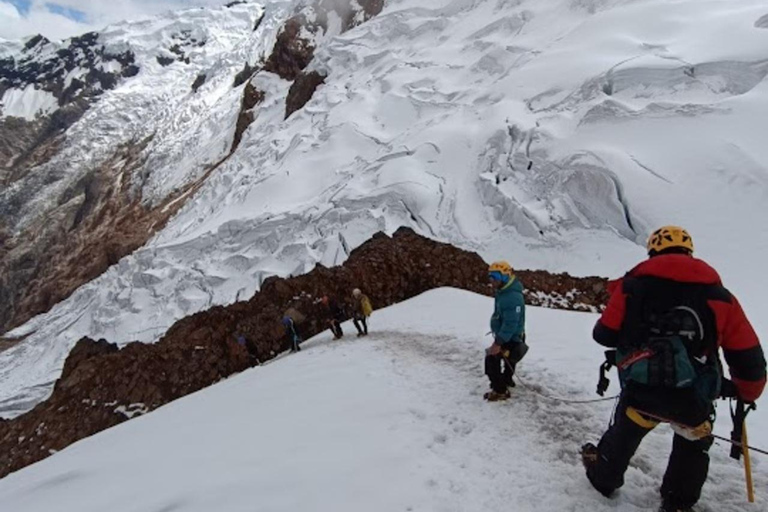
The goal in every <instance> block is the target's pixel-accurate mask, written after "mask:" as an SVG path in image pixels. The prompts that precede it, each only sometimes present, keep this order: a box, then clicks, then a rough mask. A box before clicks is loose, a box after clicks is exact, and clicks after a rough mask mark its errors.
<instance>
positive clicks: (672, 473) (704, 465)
mask: <svg viewBox="0 0 768 512" xmlns="http://www.w3.org/2000/svg"><path fill="white" fill-rule="evenodd" d="M712 441H713V438H711V437H705V438H704V439H699V440H697V441H689V440H688V439H685V438H684V437H682V436H680V435H677V434H675V439H674V441H673V442H672V454H671V455H670V456H669V464H668V465H667V472H666V473H665V474H664V481H663V483H662V484H661V498H662V500H663V501H664V504H665V505H666V506H668V507H670V508H672V507H675V508H683V509H684V508H689V507H692V506H693V505H695V504H696V502H697V501H699V498H700V497H701V488H702V487H703V486H704V482H705V481H706V480H707V473H708V472H709V448H710V447H711V446H712Z"/></svg>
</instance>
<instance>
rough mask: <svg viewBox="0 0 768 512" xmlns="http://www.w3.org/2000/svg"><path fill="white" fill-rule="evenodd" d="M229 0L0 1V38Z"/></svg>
mask: <svg viewBox="0 0 768 512" xmlns="http://www.w3.org/2000/svg"><path fill="white" fill-rule="evenodd" d="M228 1H229V0H0V37H2V38H5V39H20V38H22V37H26V36H30V35H34V34H43V35H44V36H45V37H47V38H48V39H64V38H67V37H70V36H74V35H78V34H82V33H84V32H88V31H90V30H99V29H101V28H103V27H104V26H106V25H108V24H110V23H114V22H116V21H121V20H126V19H134V18H139V17H142V16H148V15H152V14H158V13H161V12H163V11H167V10H174V9H181V8H185V7H197V6H209V5H222V4H225V3H228Z"/></svg>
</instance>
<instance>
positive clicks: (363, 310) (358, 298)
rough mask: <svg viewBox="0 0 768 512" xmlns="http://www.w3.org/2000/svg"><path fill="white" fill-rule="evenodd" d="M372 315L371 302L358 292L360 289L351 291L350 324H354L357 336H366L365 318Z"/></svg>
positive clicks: (366, 323) (366, 324) (366, 325)
mask: <svg viewBox="0 0 768 512" xmlns="http://www.w3.org/2000/svg"><path fill="white" fill-rule="evenodd" d="M371 313H373V306H371V300H370V299H369V298H368V297H367V296H366V295H365V294H364V293H363V292H361V291H360V288H355V289H354V290H352V322H353V323H354V324H355V329H357V335H358V336H367V335H368V322H367V320H366V319H367V318H368V317H369V316H371Z"/></svg>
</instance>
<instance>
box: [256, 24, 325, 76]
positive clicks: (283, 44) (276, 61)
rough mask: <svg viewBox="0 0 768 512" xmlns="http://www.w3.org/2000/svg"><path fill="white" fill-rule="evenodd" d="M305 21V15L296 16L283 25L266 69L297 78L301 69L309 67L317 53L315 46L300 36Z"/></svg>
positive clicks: (265, 66) (265, 65) (279, 74)
mask: <svg viewBox="0 0 768 512" xmlns="http://www.w3.org/2000/svg"><path fill="white" fill-rule="evenodd" d="M304 23H306V19H305V18H304V16H294V17H293V18H291V19H289V20H288V21H287V22H286V23H285V25H283V28H282V29H281V30H280V33H279V34H278V36H277V40H276V41H275V46H274V47H273V49H272V53H271V54H270V56H269V58H268V59H267V62H266V63H265V64H264V71H269V72H270V73H274V74H276V75H278V76H279V77H280V78H283V79H285V80H295V79H296V77H297V76H299V73H301V70H302V69H304V68H305V67H307V64H309V62H310V61H311V60H312V57H314V55H315V47H314V46H312V44H311V43H310V42H309V41H307V40H306V39H303V38H302V37H300V34H301V27H302V26H304Z"/></svg>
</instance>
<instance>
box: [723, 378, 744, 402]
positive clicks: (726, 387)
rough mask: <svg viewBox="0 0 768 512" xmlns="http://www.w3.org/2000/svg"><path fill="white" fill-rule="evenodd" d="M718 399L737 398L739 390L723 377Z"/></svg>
mask: <svg viewBox="0 0 768 512" xmlns="http://www.w3.org/2000/svg"><path fill="white" fill-rule="evenodd" d="M720 398H739V390H738V388H737V387H736V384H734V383H733V381H731V380H728V379H726V378H725V377H723V382H722V383H721V384H720Z"/></svg>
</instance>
